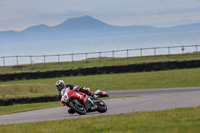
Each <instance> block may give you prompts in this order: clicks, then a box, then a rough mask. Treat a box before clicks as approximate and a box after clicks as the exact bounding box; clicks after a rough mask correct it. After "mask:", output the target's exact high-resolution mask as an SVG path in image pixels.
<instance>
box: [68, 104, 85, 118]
mask: <svg viewBox="0 0 200 133" xmlns="http://www.w3.org/2000/svg"><path fill="white" fill-rule="evenodd" d="M69 107H70V108H71V109H72V110H73V111H74V112H76V113H78V114H80V115H85V114H86V109H85V107H84V106H83V105H82V104H81V103H79V102H78V101H77V100H71V101H70V102H69Z"/></svg>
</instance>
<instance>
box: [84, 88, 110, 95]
mask: <svg viewBox="0 0 200 133" xmlns="http://www.w3.org/2000/svg"><path fill="white" fill-rule="evenodd" d="M84 89H86V90H88V91H90V88H86V87H84ZM92 93H93V94H94V95H96V96H97V97H109V95H108V94H107V92H106V91H103V90H96V91H94V92H92Z"/></svg>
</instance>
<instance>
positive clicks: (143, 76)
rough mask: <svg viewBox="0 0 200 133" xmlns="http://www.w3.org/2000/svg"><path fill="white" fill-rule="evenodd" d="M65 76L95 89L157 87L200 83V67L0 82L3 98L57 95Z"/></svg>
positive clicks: (65, 79)
mask: <svg viewBox="0 0 200 133" xmlns="http://www.w3.org/2000/svg"><path fill="white" fill-rule="evenodd" d="M59 79H63V80H64V81H65V82H66V83H72V84H76V85H79V86H85V87H90V88H91V90H92V91H95V90H97V89H103V90H106V91H108V90H130V89H154V88H172V87H198V86H200V82H199V79H200V68H193V69H179V70H167V71H152V72H142V73H139V72H138V73H121V74H102V75H90V76H75V77H73V76H70V77H60V78H50V79H34V80H20V81H8V82H2V81H0V98H15V97H24V96H27V97H33V96H34V97H36V96H44V95H57V94H58V92H57V90H56V88H55V82H56V81H57V80H59Z"/></svg>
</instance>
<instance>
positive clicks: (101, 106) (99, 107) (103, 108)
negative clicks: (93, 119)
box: [96, 100, 107, 113]
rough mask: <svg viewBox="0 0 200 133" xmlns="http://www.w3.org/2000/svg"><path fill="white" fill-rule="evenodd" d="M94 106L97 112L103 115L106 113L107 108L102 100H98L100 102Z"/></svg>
mask: <svg viewBox="0 0 200 133" xmlns="http://www.w3.org/2000/svg"><path fill="white" fill-rule="evenodd" d="M96 105H97V111H98V112H100V113H105V112H106V111H107V106H106V104H105V103H104V102H103V101H102V100H100V102H99V103H98V104H96Z"/></svg>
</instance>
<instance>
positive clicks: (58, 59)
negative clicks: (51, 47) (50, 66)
mask: <svg viewBox="0 0 200 133" xmlns="http://www.w3.org/2000/svg"><path fill="white" fill-rule="evenodd" d="M58 62H60V55H59V54H58Z"/></svg>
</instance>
